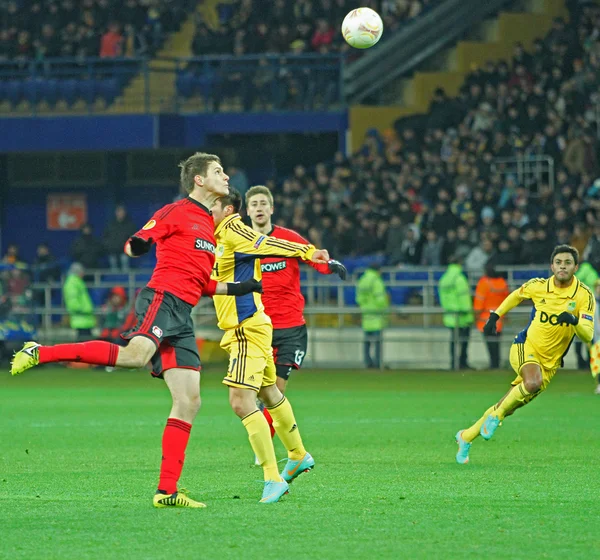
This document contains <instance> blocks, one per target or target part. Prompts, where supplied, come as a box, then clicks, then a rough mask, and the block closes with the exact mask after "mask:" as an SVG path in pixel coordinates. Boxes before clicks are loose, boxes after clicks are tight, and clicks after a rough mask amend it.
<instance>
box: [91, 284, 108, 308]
mask: <svg viewBox="0 0 600 560" xmlns="http://www.w3.org/2000/svg"><path fill="white" fill-rule="evenodd" d="M109 291H110V290H109V289H108V288H90V289H89V292H90V297H91V298H92V301H93V302H94V305H95V306H96V307H99V306H101V305H104V303H105V302H106V298H107V297H108V293H109Z"/></svg>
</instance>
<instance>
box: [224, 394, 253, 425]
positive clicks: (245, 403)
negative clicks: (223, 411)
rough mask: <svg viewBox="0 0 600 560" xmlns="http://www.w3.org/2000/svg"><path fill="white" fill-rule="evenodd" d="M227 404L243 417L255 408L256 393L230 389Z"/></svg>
mask: <svg viewBox="0 0 600 560" xmlns="http://www.w3.org/2000/svg"><path fill="white" fill-rule="evenodd" d="M229 404H230V405H231V409H232V410H233V412H235V414H236V415H237V416H239V417H240V418H243V417H244V416H247V415H248V414H250V413H251V412H253V411H254V410H256V395H255V394H254V392H251V391H244V390H243V389H232V390H230V391H229Z"/></svg>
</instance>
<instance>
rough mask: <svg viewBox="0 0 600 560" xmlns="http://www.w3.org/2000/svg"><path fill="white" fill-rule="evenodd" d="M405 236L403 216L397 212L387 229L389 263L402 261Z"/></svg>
mask: <svg viewBox="0 0 600 560" xmlns="http://www.w3.org/2000/svg"><path fill="white" fill-rule="evenodd" d="M405 236H406V228H405V227H404V225H403V224H402V218H400V216H398V215H397V214H393V215H392V217H391V219H390V227H389V228H388V231H387V239H386V244H385V255H386V262H387V264H388V265H390V266H396V265H397V264H398V263H400V262H402V242H403V241H404V237H405ZM326 239H327V238H326Z"/></svg>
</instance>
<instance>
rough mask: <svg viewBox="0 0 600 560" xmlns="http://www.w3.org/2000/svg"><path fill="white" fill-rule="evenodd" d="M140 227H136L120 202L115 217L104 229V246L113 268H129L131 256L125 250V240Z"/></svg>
mask: <svg viewBox="0 0 600 560" xmlns="http://www.w3.org/2000/svg"><path fill="white" fill-rule="evenodd" d="M137 229H138V228H136V227H135V224H134V223H133V220H132V219H131V218H130V217H129V216H128V215H127V210H126V208H125V206H123V205H122V204H119V205H118V206H117V207H116V208H115V217H114V219H113V220H112V221H111V222H110V223H109V224H108V225H107V226H106V229H105V230H104V237H103V242H104V248H105V250H106V254H107V255H108V263H109V265H110V268H111V270H119V268H121V269H122V270H128V269H129V257H127V255H126V254H125V253H124V252H123V247H124V246H125V242H126V241H127V240H128V239H129V237H130V236H131V234H132V232H135V231H136V230H137Z"/></svg>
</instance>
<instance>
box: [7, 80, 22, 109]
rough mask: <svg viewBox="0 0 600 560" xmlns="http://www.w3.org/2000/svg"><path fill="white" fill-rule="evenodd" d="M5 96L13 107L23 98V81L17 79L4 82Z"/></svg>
mask: <svg viewBox="0 0 600 560" xmlns="http://www.w3.org/2000/svg"><path fill="white" fill-rule="evenodd" d="M6 98H7V99H8V101H10V104H11V105H12V106H13V107H15V106H17V105H18V104H19V103H20V102H21V100H22V99H23V83H22V82H20V81H18V80H11V81H9V82H8V83H7V84H6Z"/></svg>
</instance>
